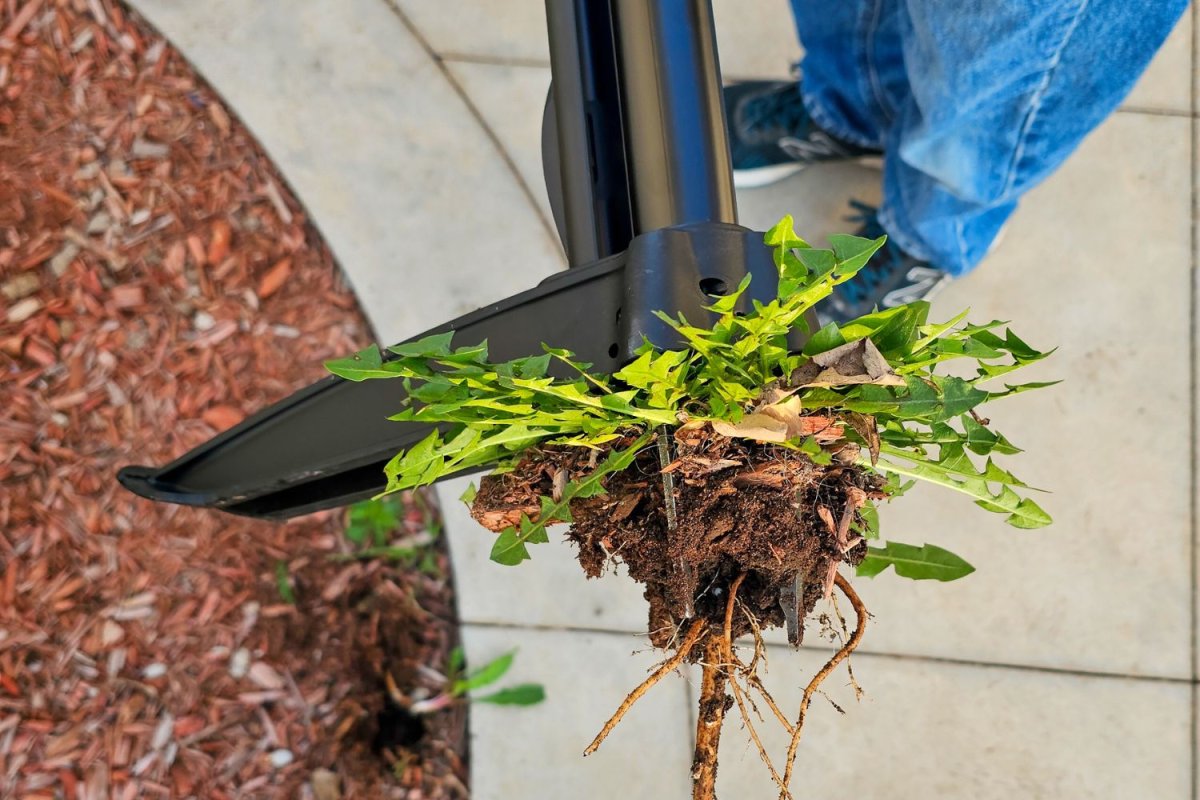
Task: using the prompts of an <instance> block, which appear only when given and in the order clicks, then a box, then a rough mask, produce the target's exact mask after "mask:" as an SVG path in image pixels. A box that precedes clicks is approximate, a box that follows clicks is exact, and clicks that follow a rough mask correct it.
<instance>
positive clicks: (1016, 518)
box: [859, 445, 1052, 528]
mask: <svg viewBox="0 0 1200 800" xmlns="http://www.w3.org/2000/svg"><path fill="white" fill-rule="evenodd" d="M947 447H949V446H947ZM881 452H882V453H884V454H885V455H887V456H890V458H888V459H887V460H884V459H882V458H881V459H880V460H879V462H878V464H876V466H875V468H876V469H877V470H878V471H880V472H885V473H886V472H891V473H894V474H896V475H901V476H904V477H907V478H913V479H916V480H922V481H926V482H928V483H933V484H936V485H938V486H942V487H945V488H947V489H953V490H954V491H957V492H962V493H963V494H965V495H968V496H970V497H972V498H974V499H975V500H976V501H979V502H977V505H979V507H980V508H985V509H987V510H988V511H993V512H996V513H999V514H1005V515H1007V516H1006V517H1005V522H1007V523H1008V524H1009V525H1012V526H1013V527H1017V528H1040V527H1043V526H1045V525H1049V524H1050V522H1051V521H1052V520H1051V518H1050V515H1049V514H1047V513H1046V512H1045V511H1043V510H1042V508H1041V507H1040V506H1038V505H1037V503H1034V502H1033V501H1032V500H1029V499H1028V498H1023V497H1022V496H1021V495H1019V494H1017V492H1016V490H1015V489H1014V488H1013V487H1014V486H1017V487H1024V484H1023V483H1021V482H1020V481H1019V480H1017V478H1016V477H1015V476H1014V475H1013V474H1012V473H1011V472H1008V471H1006V470H1003V469H1001V468H1000V467H998V466H996V465H995V464H994V463H993V462H992V461H990V460H989V461H988V462H987V465H986V467H985V468H984V470H982V471H979V470H977V469H976V468H975V467H974V465H973V464H971V462H970V459H967V458H966V456H965V455H964V454H962V451H961V447H959V448H958V449H956V450H955V449H951V452H950V454H949V455H943V457H942V460H940V461H934V460H930V459H928V458H927V457H925V456H922V455H921V454H920V453H917V452H912V451H905V450H900V449H898V448H896V447H893V446H891V445H884V446H883V447H882V448H881ZM896 459H904V460H906V461H908V462H909V463H907V464H901V463H898V461H897V460H896ZM859 463H860V464H862V465H863V466H868V462H866V461H865V460H860V461H859ZM989 483H992V484H998V485H1000V487H1001V488H1000V491H999V493H993V492H992V490H991V489H990V488H989Z"/></svg>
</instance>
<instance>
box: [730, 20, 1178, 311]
mask: <svg viewBox="0 0 1200 800" xmlns="http://www.w3.org/2000/svg"><path fill="white" fill-rule="evenodd" d="M1186 6H1187V2H1186V0H1154V2H1149V3H1131V2H1128V0H1044V2H1036V1H1035V0H838V1H837V2H828V0H792V11H793V15H794V17H795V21H796V26H797V29H798V31H799V34H800V38H801V41H802V44H803V46H804V50H805V54H804V59H803V61H802V62H801V64H800V65H799V68H800V69H799V71H800V79H799V80H798V81H784V82H781V81H751V82H745V83H739V84H733V85H731V86H728V87H726V89H725V105H726V119H727V124H728V127H729V134H730V136H729V138H730V149H731V153H732V157H733V166H734V179H735V183H736V184H737V185H738V186H741V187H752V186H761V185H765V184H767V183H770V182H773V181H776V180H779V179H781V178H783V177H785V176H787V175H789V174H792V173H794V172H796V171H797V170H799V169H802V168H804V167H805V166H808V165H810V164H816V163H821V162H827V161H834V160H842V159H857V160H865V159H874V160H879V159H882V167H883V176H882V181H883V192H882V198H883V199H882V202H881V204H880V206H879V207H878V208H873V207H867V206H863V205H862V204H855V205H856V207H857V208H858V209H859V211H860V214H859V219H858V221H859V223H860V226H861V227H860V230H859V231H858V233H859V235H861V236H868V237H872V238H874V237H876V236H878V235H880V234H884V233H886V234H887V236H888V244H887V245H886V247H885V248H884V249H883V250H881V251H880V253H879V254H878V255H877V256H876V257H875V258H874V259H873V260H872V263H871V264H869V265H868V266H867V268H865V269H864V270H863V271H862V272H861V273H859V275H858V276H857V277H856V278H855V279H854V280H852V281H848V282H846V283H844V284H842V285H840V286H839V287H837V290H836V291H835V293H834V295H833V296H832V297H831V298H830V299H829V300H828V301H827V303H826V304H825V307H824V308H823V309H822V310H823V312H824V313H823V316H824V317H825V318H826V319H832V320H835V321H845V320H848V319H852V318H854V317H856V316H859V315H861V314H865V313H870V312H871V311H872V310H873V309H875V308H887V307H892V306H895V305H899V304H902V303H906V302H911V301H914V300H919V299H926V298H929V297H932V295H933V293H934V292H936V291H937V290H938V289H939V288H940V287H941V286H943V285H944V284H945V283H946V282H947V281H949V280H950V279H952V278H956V277H959V276H961V275H964V274H966V273H967V272H969V271H970V270H971V269H973V268H974V267H975V266H976V265H977V264H978V263H979V262H980V260H982V259H983V257H984V256H985V255H986V254H987V253H988V250H989V248H990V247H991V246H992V244H993V242H994V241H995V240H996V238H997V235H998V234H999V233H1000V231H1001V229H1002V228H1003V227H1004V224H1005V222H1006V221H1007V220H1008V218H1009V217H1010V216H1011V215H1012V213H1013V211H1014V209H1016V207H1017V203H1018V201H1019V200H1020V198H1021V196H1022V195H1023V194H1024V193H1025V192H1027V191H1029V190H1030V189H1031V188H1033V187H1034V186H1036V185H1037V184H1038V183H1040V182H1041V181H1042V180H1044V179H1045V178H1046V177H1047V176H1048V175H1050V174H1051V173H1052V172H1053V171H1054V170H1055V169H1057V168H1058V167H1059V165H1061V164H1062V163H1063V161H1064V160H1065V159H1066V158H1067V156H1068V155H1070V154H1071V152H1072V151H1074V150H1075V148H1076V147H1077V146H1078V145H1079V143H1080V142H1081V141H1082V140H1083V138H1084V137H1085V136H1086V135H1087V134H1088V133H1089V132H1090V131H1091V130H1092V129H1093V128H1095V127H1096V126H1097V125H1098V124H1099V123H1100V122H1101V121H1103V120H1104V119H1105V118H1106V117H1107V116H1108V115H1109V114H1110V113H1112V112H1113V111H1114V110H1115V109H1116V108H1117V106H1118V104H1120V102H1121V100H1122V99H1123V98H1124V97H1125V96H1126V94H1128V92H1129V90H1130V89H1131V88H1133V85H1134V83H1135V81H1136V80H1137V78H1138V77H1139V76H1140V75H1141V73H1142V72H1143V71H1144V70H1145V68H1146V66H1147V65H1148V64H1149V62H1150V59H1151V58H1152V56H1153V55H1154V53H1155V52H1156V51H1157V50H1158V48H1159V47H1160V46H1161V45H1162V43H1163V41H1164V40H1165V39H1166V37H1167V35H1168V34H1169V33H1170V31H1171V29H1172V28H1173V27H1174V25H1175V23H1176V21H1177V20H1178V19H1179V18H1180V17H1181V16H1182V14H1183V12H1184V10H1185V8H1186ZM1180 168H1181V169H1183V168H1185V166H1183V165H1181V167H1180Z"/></svg>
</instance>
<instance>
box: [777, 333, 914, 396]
mask: <svg viewBox="0 0 1200 800" xmlns="http://www.w3.org/2000/svg"><path fill="white" fill-rule="evenodd" d="M790 383H791V385H792V386H794V387H796V388H809V387H823V388H829V387H833V386H850V385H854V384H860V383H872V384H876V385H879V386H904V385H906V384H905V383H904V379H903V378H901V377H900V376H899V375H897V374H896V373H895V371H893V370H892V367H891V365H889V364H888V363H887V359H885V358H884V357H883V354H882V353H880V352H879V348H877V347H876V346H875V343H874V342H872V341H871V339H870V337H864V338H862V339H858V340H857V341H853V342H847V343H846V344H843V345H840V346H838V347H835V348H833V349H832V350H828V351H826V352H824V353H818V354H817V355H815V356H813V357H812V360H811V361H809V362H808V363H807V364H805V365H803V366H801V367H798V368H797V369H796V370H795V371H794V372H793V373H792V376H791V381H790Z"/></svg>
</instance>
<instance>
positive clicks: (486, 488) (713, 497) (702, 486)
mask: <svg viewBox="0 0 1200 800" xmlns="http://www.w3.org/2000/svg"><path fill="white" fill-rule="evenodd" d="M665 438H666V437H664V439H665ZM622 444H623V445H625V446H627V444H628V442H624V443H618V445H619V446H620V445H622ZM664 445H669V446H667V447H664ZM832 449H834V450H836V452H834V453H833V454H832V461H831V462H830V463H829V464H824V465H823V464H818V463H814V461H813V459H812V458H810V457H809V456H808V455H806V454H804V453H802V452H799V451H797V450H794V449H789V448H785V447H782V446H779V445H774V444H768V443H761V442H757V441H752V440H749V439H742V438H730V437H726V436H722V435H720V434H718V433H716V432H714V431H713V429H712V428H711V427H710V426H709V425H707V424H704V425H697V424H688V425H684V426H681V427H680V428H678V429H676V430H675V432H674V435H673V436H671V437H670V438H669V441H660V446H659V447H653V446H652V447H649V448H647V449H646V450H645V451H644V452H642V453H641V454H640V455H639V456H638V458H637V460H636V461H635V462H634V463H633V465H632V466H631V467H630V468H628V469H626V470H624V471H622V472H619V473H615V474H613V475H611V476H609V477H608V478H607V480H606V486H605V488H606V493H605V494H601V495H598V496H595V497H589V498H580V499H577V500H575V501H573V502H572V504H571V516H572V518H573V520H574V521H573V523H572V525H571V529H570V531H569V533H568V537H569V538H570V540H571V541H572V542H574V543H575V545H576V546H577V548H578V559H579V563H580V565H581V566H582V567H583V569H584V572H585V573H586V574H587V575H588V577H590V578H595V577H599V576H600V575H601V574H603V573H604V571H605V570H606V569H607V568H608V567H609V566H610V565H614V564H617V563H620V564H624V565H625V568H626V570H627V571H628V573H629V576H630V577H631V578H633V579H634V580H636V581H638V582H639V583H641V584H643V585H644V586H645V597H646V600H647V602H648V603H649V620H648V624H647V629H648V633H649V636H650V640H651V642H653V644H655V645H656V646H658V647H668V646H670V645H671V644H672V643H673V642H674V641H675V640H676V638H677V636H678V635H679V632H680V631H681V629H682V628H683V626H684V625H685V624H686V623H687V621H688V620H691V619H693V618H698V619H702V620H705V621H706V622H708V623H709V624H710V626H711V629H712V630H713V631H714V632H715V631H719V630H721V629H722V626H723V625H724V623H725V616H726V605H727V598H728V594H729V591H730V587H731V585H732V584H733V583H734V581H735V580H737V579H738V577H739V576H742V575H744V576H745V577H744V578H743V580H742V583H741V584H740V587H739V591H738V594H737V600H738V603H739V605H740V606H742V607H743V609H744V610H745V611H746V612H747V613H743V614H738V615H736V618H735V619H733V621H732V629H731V631H730V633H731V635H732V636H733V637H734V638H736V637H738V636H741V635H743V634H746V633H750V632H751V628H752V627H753V626H755V625H757V626H758V627H759V628H763V629H765V628H769V627H778V626H786V627H787V628H788V634H789V639H790V640H791V641H792V643H793V644H799V643H800V641H801V639H802V637H803V624H804V618H805V615H807V614H808V613H809V612H810V611H812V609H813V607H814V605H815V604H816V602H817V600H818V599H820V598H821V597H827V596H828V595H829V593H830V591H831V590H832V588H833V585H834V576H835V574H836V572H837V568H838V565H839V564H843V563H844V564H847V565H850V566H856V565H857V564H858V563H860V562H861V561H862V559H863V558H864V557H865V555H866V544H865V542H864V541H863V538H862V536H860V535H858V534H857V533H855V530H856V529H857V528H858V527H859V526H860V525H861V524H862V518H861V514H860V509H861V508H862V507H863V505H864V503H865V502H866V500H867V499H868V498H873V499H879V498H882V497H883V496H884V494H883V492H882V491H881V485H882V481H881V479H880V478H879V477H878V476H877V475H874V474H871V473H868V472H866V471H865V470H863V469H862V468H861V467H858V466H856V465H855V463H854V461H855V459H856V458H857V456H858V448H857V447H856V446H855V445H853V444H849V443H847V442H845V441H844V440H840V441H839V442H838V443H836V444H835V445H834V446H833V448H832ZM664 450H665V451H666V454H665V456H664V452H663V451H664ZM597 457H598V454H596V453H595V452H594V451H588V450H584V449H581V448H553V447H551V448H546V449H540V450H531V451H529V452H528V453H527V454H526V456H525V457H524V459H523V460H522V461H521V462H520V463H518V464H517V465H516V467H515V469H513V470H512V471H511V472H507V473H504V474H500V475H493V476H488V477H485V478H484V479H483V480H482V481H481V484H480V488H479V492H478V493H477V495H476V498H475V500H474V503H473V506H472V513H473V515H474V516H475V518H476V519H478V520H479V521H480V522H481V523H483V524H484V525H485V526H486V527H489V528H491V529H493V530H500V529H503V528H504V527H506V526H507V525H511V524H514V523H515V522H516V521H518V520H519V518H520V515H521V514H522V513H524V514H528V515H529V516H530V518H536V516H537V513H538V509H539V502H538V497H539V496H543V495H550V496H553V494H554V493H555V491H556V487H557V490H558V491H561V487H562V486H563V485H564V483H565V480H566V479H575V478H578V477H580V476H582V475H586V474H587V473H588V472H589V471H590V470H591V468H593V467H594V466H595V464H596V463H597ZM664 464H665V466H664ZM701 651H702V648H701V647H700V646H699V645H697V646H696V647H695V648H693V650H692V651H691V652H690V653H688V654H687V657H688V660H690V661H697V660H699V658H700V655H701Z"/></svg>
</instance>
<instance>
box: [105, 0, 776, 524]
mask: <svg viewBox="0 0 1200 800" xmlns="http://www.w3.org/2000/svg"><path fill="white" fill-rule="evenodd" d="M546 13H547V20H548V23H549V35H550V51H551V68H552V75H553V83H552V86H551V91H550V96H549V98H548V100H547V105H546V116H545V120H544V124H543V163H544V166H545V172H546V180H547V188H548V190H549V194H550V198H551V205H552V207H553V210H554V216H555V220H556V224H557V227H558V229H559V234H560V236H561V238H562V240H563V244H564V246H565V248H566V251H567V255H568V262H569V265H570V269H568V270H566V271H565V272H563V273H560V274H557V275H554V276H552V277H550V278H548V279H547V280H545V281H543V282H542V283H541V284H539V285H538V286H537V287H535V288H533V289H530V290H529V291H526V292H522V293H521V294H518V295H515V296H513V297H510V298H508V299H506V300H502V301H500V302H498V303H495V304H493V305H490V306H487V307H485V308H482V309H480V310H478V311H475V312H473V313H471V314H467V315H466V316H463V317H460V318H458V319H456V320H452V321H450V322H447V323H445V324H444V325H440V326H438V327H437V328H434V329H433V330H432V331H428V332H427V333H437V332H444V331H447V330H453V331H455V339H454V343H455V344H456V345H465V344H473V343H477V342H479V341H482V340H483V339H487V340H488V343H489V346H490V352H491V355H492V357H493V358H494V359H511V358H516V357H519V356H522V355H532V354H537V353H540V352H541V345H542V343H543V342H545V343H547V344H551V345H553V346H555V347H563V348H567V349H569V350H572V351H574V352H575V353H576V354H577V355H578V356H579V358H581V359H583V360H585V361H589V362H592V363H593V364H594V365H595V369H596V370H598V371H602V372H604V371H613V370H615V369H617V368H619V367H620V366H621V365H623V364H624V363H627V362H628V361H629V360H630V359H631V357H632V352H633V350H634V349H635V348H636V347H637V346H638V345H639V344H641V341H642V337H643V336H645V337H646V338H648V339H649V340H650V341H652V342H653V343H655V344H656V345H659V346H662V347H670V346H673V345H675V344H677V342H676V340H675V336H674V332H673V331H672V330H671V329H670V328H669V327H668V326H666V325H665V324H663V323H662V322H661V321H660V320H658V319H657V318H656V317H655V316H654V315H653V312H654V311H655V310H664V311H667V312H668V313H673V312H683V313H684V314H685V315H686V316H687V317H688V319H689V320H691V321H694V322H702V321H703V320H704V319H705V318H706V314H707V312H705V311H704V310H703V306H704V305H706V304H708V303H710V302H711V300H712V298H713V297H714V296H719V295H721V294H724V293H726V292H728V291H730V290H731V289H733V288H734V287H736V286H737V285H738V283H739V282H740V281H741V279H742V278H743V277H744V276H746V275H752V276H753V280H752V282H751V289H750V292H749V293H748V296H747V297H745V298H743V302H745V303H747V305H749V301H750V299H751V297H755V298H757V299H760V300H764V301H765V300H769V299H771V297H772V296H773V293H774V289H775V281H776V272H775V266H774V263H773V261H772V259H771V254H770V252H769V250H768V249H767V248H766V247H765V246H764V245H763V244H762V235H761V234H759V233H754V232H752V231H749V230H747V229H745V228H742V227H739V226H738V225H737V224H736V222H737V212H736V207H735V203H734V193H733V180H732V171H731V167H730V159H729V147H728V142H727V141H726V135H725V123H724V113H723V108H722V97H721V72H720V66H719V63H718V59H717V48H716V39H715V35H714V31H713V19H712V7H711V0H546ZM422 335H427V334H422ZM402 392H403V390H402V388H401V387H400V385H399V382H395V381H367V382H364V383H353V382H349V381H345V380H342V379H340V378H328V379H326V380H323V381H320V382H318V383H315V384H313V385H312V386H309V387H308V388H306V389H303V390H301V391H299V392H297V393H296V394H294V395H292V396H291V397H289V398H287V399H285V400H283V401H281V402H279V403H277V404H275V405H274V406H271V407H270V408H267V409H265V410H263V411H260V412H258V413H257V414H255V415H253V416H251V417H249V418H248V419H246V420H245V421H243V422H242V423H240V424H239V425H237V426H236V427H234V428H232V429H230V430H228V431H226V432H224V433H222V434H220V435H218V436H216V437H214V438H213V439H211V440H210V441H208V442H206V443H205V444H203V445H201V446H199V447H197V448H195V449H194V450H192V451H191V452H189V453H186V454H185V455H183V456H181V457H180V458H179V459H177V460H175V461H174V462H172V463H170V464H168V465H166V466H164V467H160V468H151V467H126V468H125V469H122V470H121V472H120V475H119V479H120V481H121V483H122V484H123V485H124V486H125V487H126V488H128V489H130V490H131V491H134V492H136V493H137V494H140V495H142V496H144V497H148V498H150V499H153V500H161V501H166V502H173V503H181V504H185V505H195V506H206V507H211V508H218V509H221V510H224V511H228V512H232V513H235V514H241V515H246V516H252V517H264V518H275V519H280V518H287V517H292V516H296V515H299V514H305V513H309V512H312V511H317V510H320V509H324V508H332V507H335V506H340V505H345V504H348V503H352V502H355V501H357V500H360V499H363V498H365V497H369V496H371V495H372V494H375V493H377V492H378V491H379V490H381V489H382V488H383V487H384V485H385V480H384V476H383V465H384V464H385V463H386V462H387V460H388V459H389V458H390V457H391V456H392V455H394V454H395V453H396V452H397V451H399V450H401V449H403V448H405V447H407V446H409V445H411V444H414V443H415V442H417V441H419V440H420V439H421V438H423V437H424V436H426V435H427V434H428V431H429V428H428V427H427V426H425V425H420V424H415V423H397V422H390V421H388V420H387V417H388V416H389V415H390V414H394V413H395V412H396V411H397V410H398V409H399V407H400V400H401V399H402V396H403V394H402Z"/></svg>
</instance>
